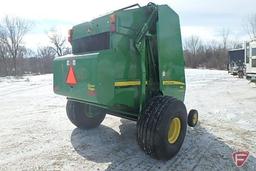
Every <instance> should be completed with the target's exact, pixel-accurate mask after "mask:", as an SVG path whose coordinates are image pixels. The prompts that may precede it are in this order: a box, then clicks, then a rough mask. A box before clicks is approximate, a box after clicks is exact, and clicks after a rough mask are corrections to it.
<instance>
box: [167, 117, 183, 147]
mask: <svg viewBox="0 0 256 171" xmlns="http://www.w3.org/2000/svg"><path fill="white" fill-rule="evenodd" d="M180 130H181V121H180V119H179V118H177V117H175V118H173V119H172V120H171V122H170V125H169V131H168V141H169V143H171V144H174V143H175V142H176V141H177V139H178V137H179V135H180Z"/></svg>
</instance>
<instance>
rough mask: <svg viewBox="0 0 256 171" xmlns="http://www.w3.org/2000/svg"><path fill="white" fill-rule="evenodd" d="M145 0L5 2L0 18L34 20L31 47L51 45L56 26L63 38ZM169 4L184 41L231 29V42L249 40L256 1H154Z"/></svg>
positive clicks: (28, 41)
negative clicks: (247, 30)
mask: <svg viewBox="0 0 256 171" xmlns="http://www.w3.org/2000/svg"><path fill="white" fill-rule="evenodd" d="M148 2H149V1H146V0H137V1H136V0H111V1H109V0H94V1H88V0H87V1H86V0H73V1H71V0H69V1H64V0H2V1H1V10H0V18H2V17H3V16H5V15H9V16H18V17H22V18H25V19H28V20H31V21H33V23H34V26H33V28H32V30H31V32H30V33H29V34H28V35H27V36H26V38H25V42H26V45H27V46H28V47H31V48H36V47H37V46H43V45H46V44H47V43H48V39H47V35H46V32H47V31H48V30H49V29H51V28H53V27H56V28H57V29H58V30H60V32H62V34H63V35H66V33H67V30H68V29H69V28H71V27H72V26H73V25H75V24H79V23H81V22H84V21H88V20H91V19H93V18H96V17H98V16H100V15H104V14H105V13H108V12H111V11H113V10H116V9H119V8H122V7H125V6H128V5H131V4H134V3H139V4H140V5H146V4H147V3H148ZM152 2H154V3H156V4H168V5H169V6H170V7H171V8H172V9H174V10H175V11H176V12H177V13H178V14H179V16H180V22H181V30H182V36H183V39H184V38H186V37H189V36H191V35H197V36H200V37H201V38H202V39H203V40H212V39H215V40H220V37H221V36H220V35H221V34H220V32H221V30H223V29H229V30H230V35H231V37H230V38H231V39H235V40H240V41H244V40H245V39H248V36H247V34H246V33H245V31H244V29H243V25H244V24H245V23H246V19H247V18H248V16H250V15H252V14H255V13H256V0H169V1H167V0H155V1H152Z"/></svg>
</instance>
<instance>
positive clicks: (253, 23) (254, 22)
mask: <svg viewBox="0 0 256 171" xmlns="http://www.w3.org/2000/svg"><path fill="white" fill-rule="evenodd" d="M245 31H246V32H247V34H248V35H249V36H250V38H256V14H253V15H251V16H249V17H248V19H247V21H246V23H245Z"/></svg>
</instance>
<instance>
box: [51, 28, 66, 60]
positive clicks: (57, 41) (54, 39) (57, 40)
mask: <svg viewBox="0 0 256 171" xmlns="http://www.w3.org/2000/svg"><path fill="white" fill-rule="evenodd" d="M48 37H49V39H50V42H51V43H52V45H53V49H54V50H55V52H56V54H57V55H58V56H62V55H64V52H65V49H66V46H65V43H66V38H65V37H64V36H62V35H61V33H58V31H57V30H56V29H51V30H50V32H49V33H48Z"/></svg>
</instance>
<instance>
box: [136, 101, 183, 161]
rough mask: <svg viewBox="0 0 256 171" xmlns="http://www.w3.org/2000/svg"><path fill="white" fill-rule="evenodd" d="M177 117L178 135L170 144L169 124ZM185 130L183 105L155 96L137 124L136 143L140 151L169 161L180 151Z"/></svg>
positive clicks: (180, 102) (146, 106)
mask: <svg viewBox="0 0 256 171" xmlns="http://www.w3.org/2000/svg"><path fill="white" fill-rule="evenodd" d="M175 117H178V118H179V119H180V121H181V129H180V134H179V136H178V138H177V140H176V141H175V143H173V144H171V143H169V141H168V131H169V126H170V122H171V120H172V119H173V118H175ZM186 130H187V110H186V107H185V105H184V103H183V102H182V101H180V100H177V99H175V98H173V97H169V96H155V97H153V98H152V99H151V100H149V103H147V104H146V105H145V107H144V109H143V112H142V115H141V117H140V118H139V120H138V122H137V141H138V144H139V146H140V147H141V149H142V150H144V151H145V152H146V153H147V154H149V155H150V156H152V157H153V158H156V159H158V160H169V159H171V158H172V157H174V156H175V155H176V154H177V153H178V152H179V150H180V148H181V146H182V144H183V141H184V138H185V136H186Z"/></svg>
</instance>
